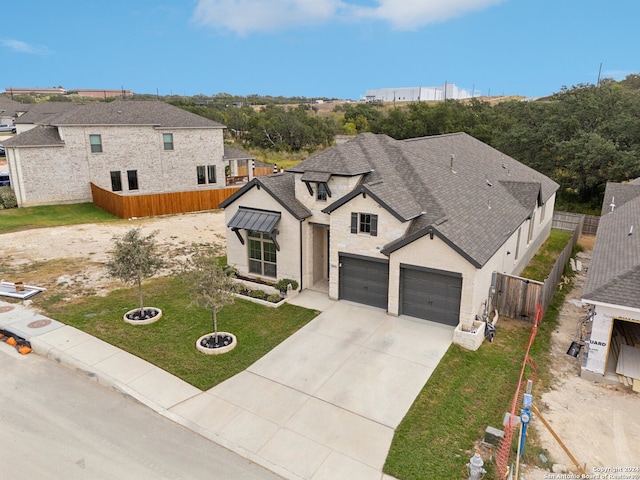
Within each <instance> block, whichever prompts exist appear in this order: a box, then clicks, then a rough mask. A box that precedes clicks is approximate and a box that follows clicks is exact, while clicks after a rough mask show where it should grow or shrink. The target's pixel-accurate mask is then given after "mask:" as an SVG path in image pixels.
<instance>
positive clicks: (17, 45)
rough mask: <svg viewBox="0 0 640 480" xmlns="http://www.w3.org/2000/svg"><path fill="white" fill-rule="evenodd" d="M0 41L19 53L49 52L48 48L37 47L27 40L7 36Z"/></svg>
mask: <svg viewBox="0 0 640 480" xmlns="http://www.w3.org/2000/svg"><path fill="white" fill-rule="evenodd" d="M0 43H2V46H4V47H5V48H8V49H9V50H13V51H14V52H17V53H31V54H44V53H47V52H48V50H47V48H44V47H36V46H34V45H31V44H29V43H27V42H23V41H21V40H16V39H14V38H5V39H3V40H0Z"/></svg>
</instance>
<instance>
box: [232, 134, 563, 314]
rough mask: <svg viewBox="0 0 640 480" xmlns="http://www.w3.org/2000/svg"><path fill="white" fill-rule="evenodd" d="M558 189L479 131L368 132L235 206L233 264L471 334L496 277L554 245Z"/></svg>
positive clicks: (266, 180) (273, 179)
mask: <svg viewBox="0 0 640 480" xmlns="http://www.w3.org/2000/svg"><path fill="white" fill-rule="evenodd" d="M557 188H558V185H557V184H556V183H555V182H553V181H552V180H550V179H549V178H547V177H546V176H544V175H542V174H540V173H538V172H536V171H535V170H532V169H531V168H529V167H527V166H525V165H523V164H521V163H519V162H517V161H516V160H514V159H513V158H510V157H508V156H506V155H504V154H502V153H501V152H499V151H497V150H495V149H494V148H492V147H489V146H488V145H486V144H484V143H482V142H480V141H478V140H476V139H474V138H473V137H471V136H469V135H467V134H463V133H459V134H451V135H441V136H434V137H426V138H417V139H411V140H404V141H400V140H394V139H392V138H390V137H388V136H385V135H374V134H371V133H365V134H361V135H359V136H357V137H355V138H354V139H352V140H350V141H348V142H346V143H344V144H341V145H337V146H334V147H332V148H330V149H327V150H325V151H323V152H321V153H318V154H316V155H314V156H312V157H310V158H309V159H307V160H305V161H304V162H302V163H300V164H299V165H297V166H296V167H294V168H292V169H290V170H288V171H287V172H285V173H282V174H277V175H272V176H268V177H260V178H255V179H253V180H252V181H251V182H249V184H247V185H246V186H244V187H243V188H242V189H240V190H239V191H238V192H236V193H235V194H234V195H233V196H231V197H229V198H228V199H227V200H226V201H225V202H223V203H222V205H221V206H223V207H224V208H225V215H226V223H227V228H228V232H227V259H228V262H229V264H231V265H233V266H234V267H236V268H237V269H238V271H239V272H240V273H241V274H243V275H248V276H254V277H261V278H263V279H270V280H276V279H282V278H291V279H294V280H296V281H298V282H299V284H300V288H301V289H307V288H310V289H316V290H320V291H325V292H327V294H328V295H329V297H330V298H333V299H345V300H350V301H354V302H358V303H362V304H367V305H371V306H374V307H379V308H383V309H385V310H386V311H388V312H389V313H390V314H393V315H407V316H411V317H416V318H420V319H426V320H431V321H435V322H440V323H443V324H447V325H458V324H459V323H462V324H463V325H467V326H468V325H470V324H471V322H472V321H473V319H474V318H475V315H476V314H479V313H481V311H482V308H483V306H484V302H485V301H486V300H487V297H488V293H489V289H490V287H491V282H492V276H493V272H494V271H497V272H506V273H509V274H517V273H519V272H520V271H521V270H522V268H523V267H524V266H525V265H526V264H527V262H528V261H529V259H530V258H531V257H532V256H533V254H534V253H535V251H536V250H537V249H538V247H539V246H540V245H541V244H542V243H543V242H544V240H545V239H546V238H547V236H548V234H549V231H550V229H551V222H552V217H553V209H554V202H555V193H556V190H557Z"/></svg>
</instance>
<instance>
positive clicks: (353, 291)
mask: <svg viewBox="0 0 640 480" xmlns="http://www.w3.org/2000/svg"><path fill="white" fill-rule="evenodd" d="M388 292H389V262H388V261H387V260H383V259H377V258H371V257H364V256H357V255H344V254H341V255H340V292H339V296H340V298H341V299H344V300H350V301H352V302H357V303H364V304H366V305H371V306H374V307H379V308H384V309H387V307H388V302H389V297H388ZM461 292H462V276H461V275H460V274H458V273H454V272H445V271H442V270H433V269H427V268H423V267H417V266H412V265H404V264H402V265H401V266H400V314H403V315H408V316H411V317H416V318H422V319H425V320H431V321H433V322H438V323H444V324H446V325H453V326H455V325H457V324H458V317H459V315H460V296H461Z"/></svg>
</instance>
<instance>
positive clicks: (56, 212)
mask: <svg viewBox="0 0 640 480" xmlns="http://www.w3.org/2000/svg"><path fill="white" fill-rule="evenodd" d="M114 221H122V219H120V218H118V217H115V216H113V215H111V214H110V213H107V212H105V211H104V210H100V209H99V208H98V207H96V206H95V205H94V204H93V203H75V204H70V205H43V206H38V207H24V208H9V209H6V210H0V234H2V233H10V232H17V231H19V230H28V229H30V228H42V227H58V226H60V225H78V224H81V223H103V222H114Z"/></svg>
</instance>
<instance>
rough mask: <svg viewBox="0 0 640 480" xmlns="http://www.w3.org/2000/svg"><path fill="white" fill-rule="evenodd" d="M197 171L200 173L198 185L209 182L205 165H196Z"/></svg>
mask: <svg viewBox="0 0 640 480" xmlns="http://www.w3.org/2000/svg"><path fill="white" fill-rule="evenodd" d="M196 172H197V175H198V185H204V184H205V183H207V177H206V170H205V168H204V165H200V166H198V167H196Z"/></svg>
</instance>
